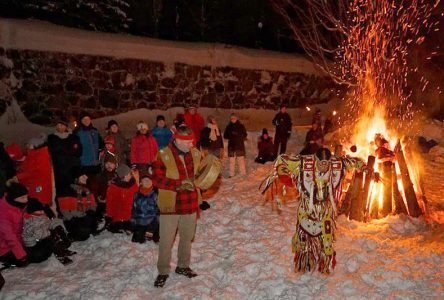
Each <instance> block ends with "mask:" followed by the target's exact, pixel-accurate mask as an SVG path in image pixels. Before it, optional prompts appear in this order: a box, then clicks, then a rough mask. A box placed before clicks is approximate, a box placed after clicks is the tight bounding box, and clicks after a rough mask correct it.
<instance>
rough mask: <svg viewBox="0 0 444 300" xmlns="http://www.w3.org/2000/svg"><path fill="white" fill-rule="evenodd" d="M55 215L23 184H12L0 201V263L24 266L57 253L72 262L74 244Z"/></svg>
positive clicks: (67, 261) (64, 260) (63, 259)
mask: <svg viewBox="0 0 444 300" xmlns="http://www.w3.org/2000/svg"><path fill="white" fill-rule="evenodd" d="M54 216H55V215H54V212H53V211H52V210H51V208H50V207H49V206H48V205H44V204H42V203H40V202H39V201H38V200H36V199H32V198H28V190H27V189H26V187H25V186H24V185H22V184H20V183H11V185H10V186H9V187H8V188H7V194H6V197H4V198H2V199H0V261H2V262H3V263H6V264H7V265H15V266H17V267H25V266H27V265H28V264H29V263H40V262H42V261H45V260H47V259H48V257H49V256H51V254H52V253H53V252H54V253H55V255H56V257H57V258H58V259H59V260H60V262H62V263H63V264H67V263H70V262H72V260H70V259H69V258H68V256H70V255H73V254H74V252H71V251H69V250H68V247H69V246H70V244H71V243H70V242H69V240H68V239H67V238H66V234H65V231H64V229H63V227H61V225H60V224H59V223H57V219H54Z"/></svg>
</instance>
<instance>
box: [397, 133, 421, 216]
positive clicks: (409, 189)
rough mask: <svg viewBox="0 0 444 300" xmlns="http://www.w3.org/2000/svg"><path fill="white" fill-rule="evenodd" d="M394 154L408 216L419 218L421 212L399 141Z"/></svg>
mask: <svg viewBox="0 0 444 300" xmlns="http://www.w3.org/2000/svg"><path fill="white" fill-rule="evenodd" d="M395 154H396V160H397V161H398V165H399V170H400V172H401V180H402V185H403V187H404V194H405V200H406V203H407V208H408V212H409V215H411V216H412V217H419V216H420V215H421V214H422V211H421V208H420V207H419V204H418V199H417V198H416V193H415V190H414V188H413V183H412V180H411V179H410V174H409V170H408V168H407V163H406V161H405V156H404V152H403V151H402V146H401V142H400V141H399V140H398V143H397V144H396V147H395Z"/></svg>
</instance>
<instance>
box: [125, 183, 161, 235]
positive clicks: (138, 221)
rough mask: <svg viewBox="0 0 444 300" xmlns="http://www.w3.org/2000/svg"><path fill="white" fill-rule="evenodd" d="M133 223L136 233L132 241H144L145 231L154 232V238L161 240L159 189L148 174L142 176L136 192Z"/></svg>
mask: <svg viewBox="0 0 444 300" xmlns="http://www.w3.org/2000/svg"><path fill="white" fill-rule="evenodd" d="M131 225H132V226H133V230H134V234H133V238H132V241H133V242H136V243H141V244H142V243H144V242H145V241H146V238H145V233H146V232H150V233H152V240H153V241H154V242H155V243H158V242H159V210H158V208H157V191H156V190H154V188H153V182H152V181H151V179H150V178H149V177H148V176H144V177H142V179H141V181H140V187H139V191H138V192H136V193H135V194H134V203H133V210H132V212H131Z"/></svg>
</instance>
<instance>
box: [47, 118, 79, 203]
mask: <svg viewBox="0 0 444 300" xmlns="http://www.w3.org/2000/svg"><path fill="white" fill-rule="evenodd" d="M48 150H49V153H50V155H51V161H52V166H53V170H54V179H55V187H56V194H60V195H63V194H66V192H67V190H70V186H69V185H70V184H71V183H73V182H74V178H73V177H72V170H73V168H79V167H80V156H81V155H82V145H81V144H80V140H79V137H78V136H77V135H74V134H72V133H71V132H69V129H68V121H67V120H66V119H64V118H60V119H59V120H58V121H57V125H56V132H55V133H53V134H50V135H49V136H48Z"/></svg>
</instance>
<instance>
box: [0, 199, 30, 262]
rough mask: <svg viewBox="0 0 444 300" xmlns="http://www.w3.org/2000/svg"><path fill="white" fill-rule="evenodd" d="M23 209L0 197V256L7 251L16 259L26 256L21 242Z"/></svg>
mask: <svg viewBox="0 0 444 300" xmlns="http://www.w3.org/2000/svg"><path fill="white" fill-rule="evenodd" d="M24 211H25V209H20V208H18V207H15V206H12V205H11V204H9V203H8V202H6V199H5V198H0V256H2V255H5V254H6V253H8V252H9V251H12V253H13V254H14V255H15V257H16V258H17V259H21V258H23V257H25V256H26V252H25V249H24V248H23V242H22V231H23V214H24Z"/></svg>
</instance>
